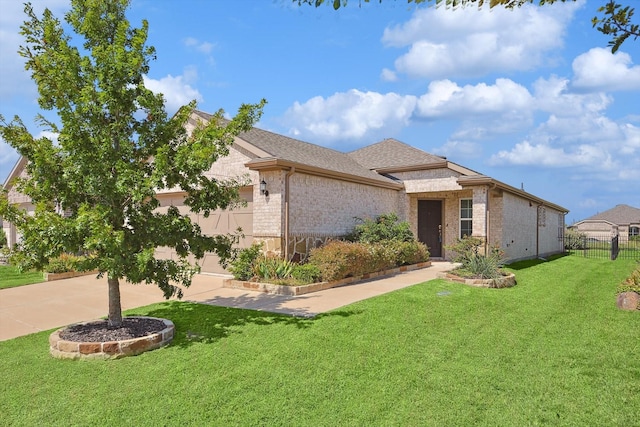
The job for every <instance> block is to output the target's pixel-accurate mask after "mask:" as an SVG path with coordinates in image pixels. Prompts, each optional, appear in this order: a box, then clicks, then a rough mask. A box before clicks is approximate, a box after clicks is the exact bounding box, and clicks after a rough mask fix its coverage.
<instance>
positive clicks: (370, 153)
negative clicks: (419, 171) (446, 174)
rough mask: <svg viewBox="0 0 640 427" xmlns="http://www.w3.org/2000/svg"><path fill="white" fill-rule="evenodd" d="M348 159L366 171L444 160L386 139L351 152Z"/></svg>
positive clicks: (402, 143) (394, 140)
mask: <svg viewBox="0 0 640 427" xmlns="http://www.w3.org/2000/svg"><path fill="white" fill-rule="evenodd" d="M348 154H349V157H351V158H352V159H354V160H355V161H356V162H358V163H360V164H361V165H362V166H364V167H366V168H367V169H387V168H394V167H398V168H402V167H409V166H417V165H428V164H434V163H442V162H443V161H444V160H445V159H444V158H442V157H440V156H434V155H433V154H429V153H427V152H425V151H422V150H419V149H417V148H415V147H412V146H410V145H407V144H405V143H404V142H400V141H398V140H396V139H392V138H388V139H385V140H382V141H380V142H378V143H375V144H372V145H368V146H366V147H363V148H360V149H359V150H355V151H352V152H350V153H348Z"/></svg>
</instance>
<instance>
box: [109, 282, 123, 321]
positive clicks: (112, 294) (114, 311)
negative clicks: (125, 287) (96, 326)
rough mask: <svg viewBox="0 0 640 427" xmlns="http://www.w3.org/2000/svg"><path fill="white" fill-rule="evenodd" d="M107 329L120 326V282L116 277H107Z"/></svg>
mask: <svg viewBox="0 0 640 427" xmlns="http://www.w3.org/2000/svg"><path fill="white" fill-rule="evenodd" d="M107 282H108V283H109V327H110V328H119V327H121V326H122V305H121V304H120V281H119V280H118V278H117V277H113V278H112V277H109V278H108V279H107Z"/></svg>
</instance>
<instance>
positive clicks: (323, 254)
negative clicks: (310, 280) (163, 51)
mask: <svg viewBox="0 0 640 427" xmlns="http://www.w3.org/2000/svg"><path fill="white" fill-rule="evenodd" d="M428 259H429V251H428V250H427V247H426V246H425V245H423V244H422V243H419V242H416V241H415V240H414V241H411V242H403V241H383V242H378V243H361V242H344V241H338V240H336V241H332V242H329V243H327V244H326V245H324V246H322V247H320V248H317V249H314V250H313V251H311V255H310V257H309V263H310V264H312V265H315V266H316V267H317V268H318V269H319V270H320V271H321V272H322V280H326V281H334V280H340V279H344V278H345V277H350V276H362V275H363V274H367V273H373V272H376V271H382V270H388V269H390V268H393V267H396V266H399V265H404V264H415V263H416V262H423V261H426V260H428Z"/></svg>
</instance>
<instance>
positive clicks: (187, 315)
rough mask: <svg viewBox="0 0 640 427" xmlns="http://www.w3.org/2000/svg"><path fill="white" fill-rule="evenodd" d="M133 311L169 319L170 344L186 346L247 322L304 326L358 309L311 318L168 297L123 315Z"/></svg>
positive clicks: (219, 336) (218, 337) (240, 329)
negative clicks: (163, 300) (172, 327)
mask: <svg viewBox="0 0 640 427" xmlns="http://www.w3.org/2000/svg"><path fill="white" fill-rule="evenodd" d="M133 314H142V315H145V316H153V317H159V318H163V319H169V320H171V321H172V322H173V323H174V324H175V327H176V331H175V335H174V338H173V342H172V344H171V346H177V347H183V348H186V347H189V346H191V345H193V344H195V343H214V342H217V341H219V340H221V339H224V338H226V337H229V336H231V335H234V334H242V333H243V328H244V327H246V326H249V325H260V326H264V327H269V326H273V325H285V326H291V327H295V328H300V329H306V328H310V327H311V326H312V325H313V323H314V322H315V321H316V320H317V319H319V318H324V317H329V316H341V317H349V316H352V315H354V314H358V312H355V311H348V310H341V311H336V312H332V313H323V314H321V315H318V316H316V317H314V318H311V317H296V316H291V315H286V314H279V313H269V312H265V311H258V310H252V309H243V308H233V307H222V306H216V305H208V304H201V303H195V302H186V301H169V302H164V303H160V304H157V305H153V306H148V307H142V308H141V309H134V310H130V311H128V312H127V315H133Z"/></svg>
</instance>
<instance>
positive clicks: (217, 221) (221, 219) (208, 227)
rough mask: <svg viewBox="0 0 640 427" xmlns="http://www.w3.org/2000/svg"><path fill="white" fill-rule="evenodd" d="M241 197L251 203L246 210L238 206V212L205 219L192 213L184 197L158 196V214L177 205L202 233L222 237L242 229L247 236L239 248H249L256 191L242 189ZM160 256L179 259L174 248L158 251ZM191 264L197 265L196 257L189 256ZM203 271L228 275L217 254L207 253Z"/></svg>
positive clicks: (248, 188)
mask: <svg viewBox="0 0 640 427" xmlns="http://www.w3.org/2000/svg"><path fill="white" fill-rule="evenodd" d="M240 196H241V197H242V198H244V199H245V200H246V201H247V206H246V207H242V206H240V207H238V208H237V209H234V210H216V211H214V212H211V213H210V215H209V216H208V217H206V218H205V216H204V215H203V214H192V213H190V211H189V207H188V206H186V205H184V198H183V197H180V196H175V195H171V196H162V195H159V196H158V200H159V201H160V207H159V208H158V209H157V211H158V212H162V213H166V212H167V210H168V208H169V206H176V207H177V208H178V210H179V211H180V213H181V214H188V215H189V217H190V218H191V220H192V221H194V222H196V223H197V224H198V225H200V229H201V230H202V233H203V234H205V235H208V236H215V235H220V234H228V233H232V234H235V233H236V230H237V229H238V228H242V233H243V234H244V237H243V238H241V239H240V241H239V243H238V246H237V247H239V248H247V247H249V246H251V243H253V203H252V201H253V189H252V188H251V187H246V188H242V189H241V190H240ZM156 256H157V257H158V258H159V259H178V256H177V254H176V253H175V251H174V250H173V249H171V248H158V249H157V250H156ZM189 261H190V262H192V263H193V262H195V260H194V259H193V257H189ZM200 266H201V268H202V271H203V272H207V273H228V272H227V271H225V270H224V269H223V268H222V266H220V264H219V257H218V256H217V255H216V254H215V253H211V252H209V253H206V254H205V257H204V258H203V259H202V260H200Z"/></svg>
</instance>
